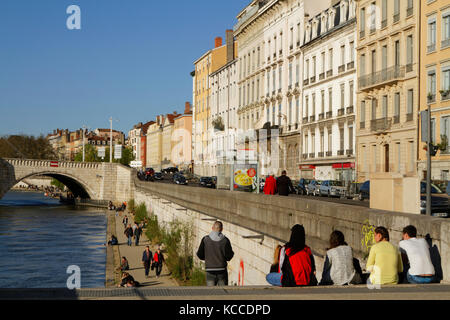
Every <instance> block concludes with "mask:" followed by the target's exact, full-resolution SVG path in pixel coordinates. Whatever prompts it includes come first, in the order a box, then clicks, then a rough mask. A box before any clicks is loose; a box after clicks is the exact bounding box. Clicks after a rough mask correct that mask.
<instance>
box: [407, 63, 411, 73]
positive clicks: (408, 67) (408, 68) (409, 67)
mask: <svg viewBox="0 0 450 320" xmlns="http://www.w3.org/2000/svg"><path fill="white" fill-rule="evenodd" d="M411 71H413V64H412V63H409V64H407V65H406V72H411Z"/></svg>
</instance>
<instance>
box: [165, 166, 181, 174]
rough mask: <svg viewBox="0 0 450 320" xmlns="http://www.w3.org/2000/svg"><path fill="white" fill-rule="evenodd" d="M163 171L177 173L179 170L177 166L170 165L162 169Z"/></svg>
mask: <svg viewBox="0 0 450 320" xmlns="http://www.w3.org/2000/svg"><path fill="white" fill-rule="evenodd" d="M161 172H164V173H176V172H178V168H176V167H169V168H165V169H162V170H161Z"/></svg>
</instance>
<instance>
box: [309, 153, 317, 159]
mask: <svg viewBox="0 0 450 320" xmlns="http://www.w3.org/2000/svg"><path fill="white" fill-rule="evenodd" d="M308 157H309V158H311V159H312V158H315V157H316V154H315V153H310V154H309V155H308Z"/></svg>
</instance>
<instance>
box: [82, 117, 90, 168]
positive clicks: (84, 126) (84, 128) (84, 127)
mask: <svg viewBox="0 0 450 320" xmlns="http://www.w3.org/2000/svg"><path fill="white" fill-rule="evenodd" d="M86 129H90V128H89V127H86V125H83V162H84V159H85V153H84V135H85V130H86Z"/></svg>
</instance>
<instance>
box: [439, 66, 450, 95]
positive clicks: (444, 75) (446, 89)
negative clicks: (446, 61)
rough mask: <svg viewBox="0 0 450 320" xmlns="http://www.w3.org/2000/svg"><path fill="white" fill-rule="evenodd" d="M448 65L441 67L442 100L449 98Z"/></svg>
mask: <svg viewBox="0 0 450 320" xmlns="http://www.w3.org/2000/svg"><path fill="white" fill-rule="evenodd" d="M449 91H450V66H449V67H445V68H444V69H442V94H441V99H442V100H448V99H450V92H449Z"/></svg>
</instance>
